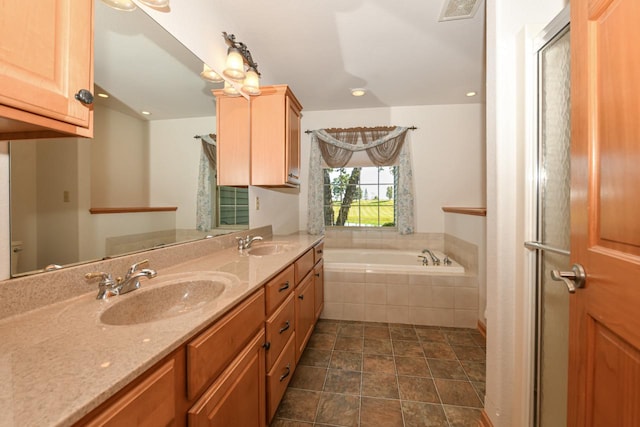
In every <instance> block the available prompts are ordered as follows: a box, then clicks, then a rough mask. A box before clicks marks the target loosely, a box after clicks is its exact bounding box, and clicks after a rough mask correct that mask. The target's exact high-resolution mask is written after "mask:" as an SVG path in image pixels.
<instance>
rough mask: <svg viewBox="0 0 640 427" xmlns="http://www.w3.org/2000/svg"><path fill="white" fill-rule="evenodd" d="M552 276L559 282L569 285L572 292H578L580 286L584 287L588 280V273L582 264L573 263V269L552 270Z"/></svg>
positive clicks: (568, 287)
mask: <svg viewBox="0 0 640 427" xmlns="http://www.w3.org/2000/svg"><path fill="white" fill-rule="evenodd" d="M551 278H552V279H553V280H556V281H558V282H560V281H562V282H564V283H565V285H567V289H568V290H569V293H570V294H573V293H575V292H576V289H578V288H584V283H585V281H586V280H587V273H586V272H585V271H584V267H582V265H580V264H573V266H571V271H560V270H551Z"/></svg>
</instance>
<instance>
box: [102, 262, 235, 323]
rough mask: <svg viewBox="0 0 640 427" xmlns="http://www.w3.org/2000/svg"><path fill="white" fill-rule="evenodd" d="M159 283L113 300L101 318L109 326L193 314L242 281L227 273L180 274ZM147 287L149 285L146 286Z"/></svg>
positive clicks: (153, 283) (154, 282)
mask: <svg viewBox="0 0 640 427" xmlns="http://www.w3.org/2000/svg"><path fill="white" fill-rule="evenodd" d="M158 279H159V282H158V281H149V282H148V284H146V283H144V282H143V285H142V287H141V288H140V289H138V290H136V291H133V292H131V293H128V294H126V295H121V296H116V297H112V298H113V305H112V306H110V307H109V308H107V309H106V310H105V311H104V312H103V313H102V315H101V316H100V321H101V322H102V323H104V324H107V325H133V324H138V323H148V322H155V321H158V320H163V319H168V318H172V317H176V316H181V315H184V314H187V313H192V312H194V311H196V310H198V309H200V308H202V307H204V306H207V305H208V304H210V303H211V302H215V300H216V299H217V298H219V297H220V296H221V295H222V293H223V292H224V291H225V289H227V288H228V287H230V286H233V285H234V284H237V283H239V282H240V281H239V279H238V278H237V277H236V276H234V275H232V274H227V273H219V272H198V273H188V274H187V273H180V274H175V275H169V276H166V277H160V276H158ZM145 285H146V286H145Z"/></svg>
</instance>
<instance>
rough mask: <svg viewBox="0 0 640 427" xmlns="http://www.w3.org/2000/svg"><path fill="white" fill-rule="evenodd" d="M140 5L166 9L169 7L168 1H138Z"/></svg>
mask: <svg viewBox="0 0 640 427" xmlns="http://www.w3.org/2000/svg"><path fill="white" fill-rule="evenodd" d="M139 1H140V3H142V4H146V5H147V6H149V7H167V6H169V0H139Z"/></svg>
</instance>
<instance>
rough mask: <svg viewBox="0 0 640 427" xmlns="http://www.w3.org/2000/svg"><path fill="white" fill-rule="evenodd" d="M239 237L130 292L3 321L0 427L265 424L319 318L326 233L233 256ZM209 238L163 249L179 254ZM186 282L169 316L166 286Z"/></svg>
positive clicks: (279, 240)
mask: <svg viewBox="0 0 640 427" xmlns="http://www.w3.org/2000/svg"><path fill="white" fill-rule="evenodd" d="M243 234H246V232H245V233H243ZM238 235H240V233H236V234H234V235H230V236H224V237H222V238H220V239H221V240H225V241H226V242H227V243H226V244H225V245H226V247H224V248H221V249H219V250H216V251H212V252H210V253H208V254H206V255H204V256H197V257H194V258H190V259H187V260H186V261H182V262H179V263H177V264H174V265H168V266H166V267H158V268H157V273H158V274H157V277H156V278H153V279H150V280H145V281H143V282H142V287H141V288H140V289H139V290H136V291H134V292H130V293H128V294H126V295H120V296H113V297H110V298H108V299H106V300H96V299H95V296H96V292H94V291H93V288H92V287H91V288H89V287H88V289H92V291H91V293H87V294H83V295H79V296H76V297H71V298H69V299H67V300H63V301H60V302H58V303H55V304H52V305H48V306H43V307H41V308H39V309H36V310H31V311H28V312H25V313H22V314H18V315H15V316H11V317H7V318H5V319H3V320H0V333H2V336H3V337H4V336H6V337H7V339H6V340H5V341H4V342H3V343H0V369H1V370H2V371H3V378H5V379H6V380H5V381H3V382H2V384H1V385H0V395H2V396H6V397H7V398H6V399H5V398H3V399H1V400H0V412H2V413H3V414H4V415H3V416H4V417H5V419H4V420H3V421H4V422H5V423H4V424H6V425H91V426H98V425H113V426H116V425H117V426H120V425H145V424H146V425H177V426H181V425H194V426H199V425H211V424H214V425H246V426H251V425H255V426H264V425H266V424H267V423H268V422H269V421H270V419H271V418H272V417H273V415H274V414H275V410H276V408H277V406H278V403H279V402H280V400H281V398H282V395H283V394H284V391H285V390H286V386H287V385H288V382H289V380H290V379H291V376H292V375H293V372H294V370H295V365H296V362H297V359H298V358H299V357H300V354H301V352H302V351H303V350H304V346H305V345H306V342H307V340H308V337H309V335H310V332H311V331H312V330H313V326H314V324H315V322H316V320H317V314H319V312H318V310H317V308H318V307H319V305H318V304H320V305H321V302H316V301H315V295H320V294H321V293H322V289H321V288H322V286H323V283H322V280H321V278H322V275H321V268H322V261H321V255H322V249H321V248H322V246H321V245H322V243H321V242H322V240H321V237H318V236H309V235H306V234H294V235H287V236H276V237H272V238H268V236H265V237H266V238H265V240H264V241H262V242H256V243H255V244H254V246H253V247H252V248H250V249H248V250H243V251H242V252H239V251H238V249H237V248H236V247H235V245H234V244H233V243H234V241H233V238H234V237H235V236H238ZM210 240H211V239H210ZM207 244H211V242H207V241H202V242H195V243H187V244H182V245H177V246H176V247H172V248H164V249H161V250H159V252H162V251H166V253H165V255H167V256H168V258H174V259H176V258H178V259H179V258H180V255H178V252H176V251H182V254H183V255H182V256H184V254H185V253H189V252H192V253H197V252H198V251H197V250H194V248H195V246H193V245H196V246H197V245H207ZM252 250H253V251H255V252H254V254H251V251H252ZM171 251H173V252H174V253H173V254H170V253H169V252H171ZM153 252H155V251H152V252H150V253H147V254H149V255H153ZM207 252H208V251H207ZM147 254H145V255H147ZM138 258H139V257H138ZM150 258H151V260H150V267H151V268H153V267H154V262H156V263H161V260H159V259H153V257H150ZM73 268H74V269H77V268H82V269H83V270H86V272H88V271H90V270H91V271H92V270H93V269H94V268H95V266H92V265H90V264H89V265H85V266H80V267H73ZM319 269H320V270H319ZM57 273H58V272H55V273H54V274H57ZM317 274H319V275H317ZM42 280H46V276H45V277H43V278H42ZM185 286H186V287H189V286H190V288H189V289H191V290H193V292H192V295H196V296H195V297H193V298H194V299H189V298H191V297H188V298H187V300H186V302H184V303H183V305H182V306H180V307H179V308H180V309H181V310H182V312H176V311H174V310H173V308H174V307H173V305H172V304H174V303H173V302H172V301H174V298H176V297H175V296H173V295H172V292H173V290H175V289H187V288H185ZM213 288H215V289H214V291H213V293H212V294H209V293H206V292H209V291H210V290H211V289H213ZM203 289H205V291H203ZM198 292H201V293H202V292H205V296H203V297H197V295H198ZM198 298H200V299H198ZM130 301H131V302H130ZM155 301H158V302H157V303H156V302H155ZM163 301H165V302H166V301H169V302H170V304H169V307H162V303H163ZM138 303H139V304H138ZM174 305H179V304H178V303H175V304H174ZM127 306H131V307H127ZM298 336H300V337H302V338H300V339H298V338H297V337H298ZM238 423H240V424H238ZM4 424H3V425H4Z"/></svg>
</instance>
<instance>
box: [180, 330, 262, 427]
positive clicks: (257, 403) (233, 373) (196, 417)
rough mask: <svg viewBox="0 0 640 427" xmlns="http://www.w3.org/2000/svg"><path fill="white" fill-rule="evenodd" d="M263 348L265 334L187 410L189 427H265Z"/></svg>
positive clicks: (258, 337)
mask: <svg viewBox="0 0 640 427" xmlns="http://www.w3.org/2000/svg"><path fill="white" fill-rule="evenodd" d="M263 344H264V330H261V331H260V332H259V333H258V334H257V335H256V336H255V338H254V339H253V340H251V342H250V343H249V344H248V345H247V347H245V349H244V350H243V351H242V352H241V353H240V355H239V356H238V357H237V358H236V359H234V361H233V362H232V363H231V365H230V366H229V367H228V368H227V369H226V370H225V371H224V372H223V373H222V374H221V375H220V378H218V380H216V382H215V383H213V384H212V385H211V387H210V388H209V389H208V390H207V391H206V392H205V393H204V395H203V396H202V397H201V398H200V399H199V400H198V401H197V402H196V403H195V405H194V406H193V407H192V408H191V409H190V410H189V414H188V422H189V426H193V427H204V426H211V427H214V426H215V427H221V426H242V427H264V426H265V424H266V415H267V413H266V385H265V375H266V371H265V365H264V363H265V362H264V347H263Z"/></svg>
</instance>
